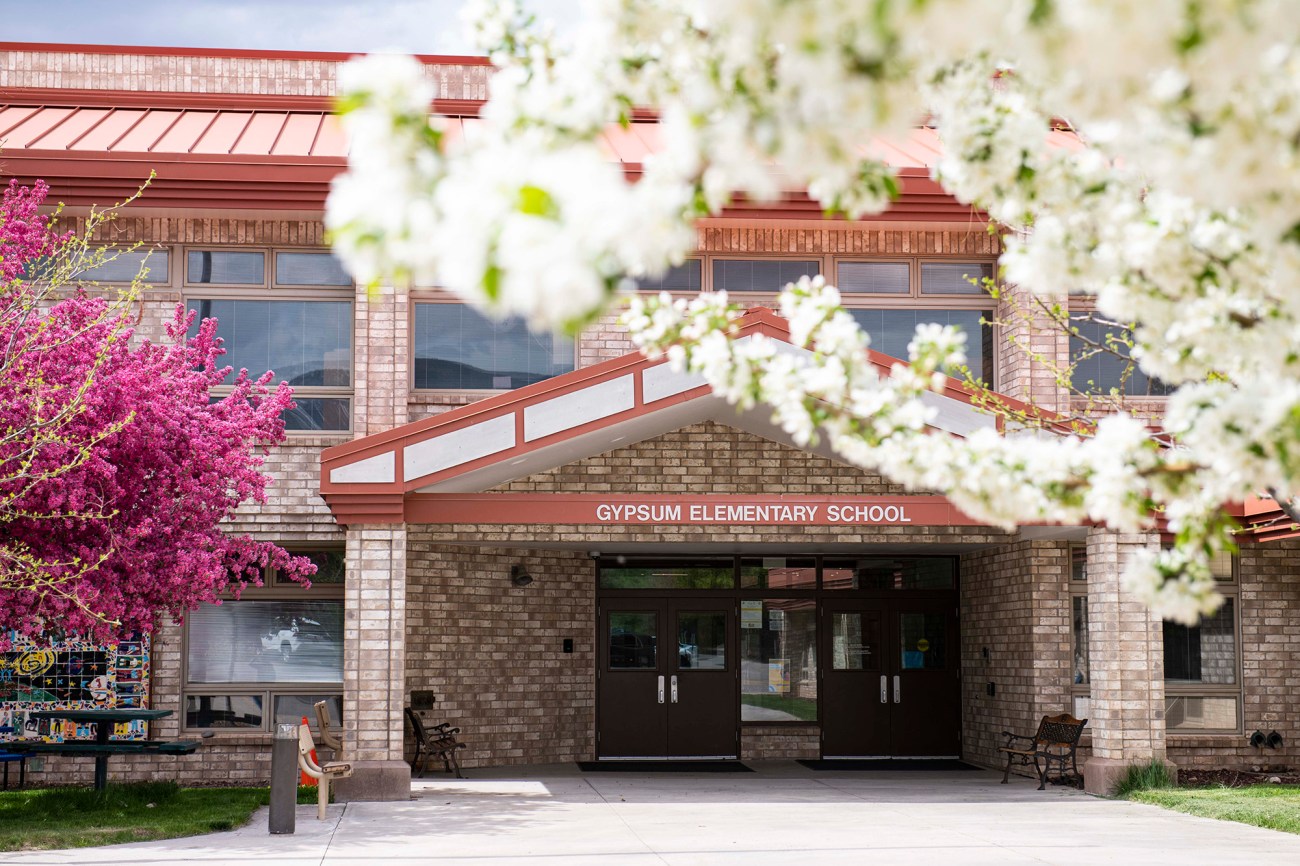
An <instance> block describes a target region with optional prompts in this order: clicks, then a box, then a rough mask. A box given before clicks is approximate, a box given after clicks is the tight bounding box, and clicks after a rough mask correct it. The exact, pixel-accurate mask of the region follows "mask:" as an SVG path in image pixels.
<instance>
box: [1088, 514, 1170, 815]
mask: <svg viewBox="0 0 1300 866" xmlns="http://www.w3.org/2000/svg"><path fill="white" fill-rule="evenodd" d="M1158 543H1159V541H1158V539H1157V537H1156V536H1155V535H1152V534H1146V533H1137V534H1121V533H1117V532H1112V531H1110V530H1105V529H1090V530H1089V531H1088V626H1089V635H1088V655H1089V666H1090V669H1091V679H1092V709H1091V715H1092V718H1091V719H1090V720H1089V722H1088V729H1089V730H1090V731H1091V732H1092V758H1091V759H1089V760H1088V762H1087V764H1086V765H1085V767H1084V777H1085V779H1086V781H1087V789H1088V791H1090V792H1092V793H1095V794H1109V793H1110V791H1111V789H1112V787H1113V786H1114V784H1115V781H1116V780H1117V779H1118V778H1119V776H1121V775H1122V774H1123V773H1124V771H1125V769H1126V768H1127V767H1128V766H1129V765H1131V764H1139V763H1147V762H1149V761H1151V760H1166V758H1165V680H1164V635H1163V629H1162V625H1161V621H1160V618H1159V617H1157V616H1155V615H1154V614H1152V613H1151V611H1150V610H1149V609H1148V608H1147V607H1146V605H1144V604H1142V603H1141V602H1139V601H1137V600H1136V599H1134V598H1133V597H1132V596H1130V595H1129V594H1128V593H1126V592H1124V591H1123V590H1122V589H1120V575H1121V574H1122V573H1123V570H1124V567H1125V565H1126V564H1127V562H1128V558H1129V557H1130V556H1131V555H1132V554H1133V553H1134V552H1135V551H1137V550H1139V549H1141V548H1144V547H1151V546H1154V545H1156V544H1158Z"/></svg>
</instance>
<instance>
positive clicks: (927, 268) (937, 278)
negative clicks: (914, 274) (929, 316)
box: [921, 262, 993, 296]
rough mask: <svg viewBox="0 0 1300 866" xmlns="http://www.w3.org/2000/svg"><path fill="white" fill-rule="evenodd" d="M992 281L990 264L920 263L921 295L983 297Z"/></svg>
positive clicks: (991, 266)
mask: <svg viewBox="0 0 1300 866" xmlns="http://www.w3.org/2000/svg"><path fill="white" fill-rule="evenodd" d="M991 279H993V264H992V263H991V262H921V294H923V295H976V296H984V295H985V289H984V285H985V282H984V281H985V280H991Z"/></svg>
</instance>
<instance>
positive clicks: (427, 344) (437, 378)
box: [414, 304, 573, 390]
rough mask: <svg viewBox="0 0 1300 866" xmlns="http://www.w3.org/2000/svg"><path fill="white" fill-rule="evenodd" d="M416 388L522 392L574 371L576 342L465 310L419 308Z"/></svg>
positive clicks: (445, 306)
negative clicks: (538, 383) (574, 346)
mask: <svg viewBox="0 0 1300 866" xmlns="http://www.w3.org/2000/svg"><path fill="white" fill-rule="evenodd" d="M414 338H415V339H414V342H415V387H417V388H438V389H461V388H466V389H494V390H510V389H513V388H521V387H523V386H524V385H531V384H532V383H534V382H540V381H542V380H544V379H549V378H551V377H552V376H558V375H559V374H561V373H567V372H569V371H571V370H572V369H573V341H572V340H569V339H566V338H564V337H556V336H553V335H551V334H535V333H533V332H532V331H529V330H528V327H527V325H525V324H524V322H523V320H521V319H507V320H505V321H501V322H498V321H494V320H492V319H489V318H487V317H486V316H483V315H481V314H480V313H478V312H477V311H475V310H473V309H471V308H470V307H468V306H466V305H464V304H416V305H415V334H414Z"/></svg>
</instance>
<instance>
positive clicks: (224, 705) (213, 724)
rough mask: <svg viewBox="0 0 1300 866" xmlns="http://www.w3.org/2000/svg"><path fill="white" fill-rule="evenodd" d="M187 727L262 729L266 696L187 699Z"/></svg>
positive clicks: (205, 696) (211, 696) (202, 696)
mask: <svg viewBox="0 0 1300 866" xmlns="http://www.w3.org/2000/svg"><path fill="white" fill-rule="evenodd" d="M294 721H300V720H298V719H295V720H294ZM185 727H187V728H258V729H260V728H261V727H262V696H261V695H186V696H185Z"/></svg>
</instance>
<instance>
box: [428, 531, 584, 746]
mask: <svg viewBox="0 0 1300 866" xmlns="http://www.w3.org/2000/svg"><path fill="white" fill-rule="evenodd" d="M431 536H432V533H431V532H429V531H428V530H427V529H426V528H423V527H412V529H411V532H410V538H409V541H408V554H407V559H408V573H407V582H408V587H407V619H406V633H407V646H408V649H407V655H406V689H407V691H408V693H409V692H410V691H411V690H415V689H430V690H432V691H433V692H434V694H435V696H436V698H437V701H438V703H437V704H436V705H435V708H434V714H435V715H437V716H439V717H440V719H441V718H445V719H446V720H448V721H450V722H452V723H453V724H455V725H457V726H459V727H460V728H461V729H462V733H461V735H460V738H461V739H462V740H463V741H464V742H466V743H468V744H469V745H468V748H467V749H466V750H465V752H464V753H463V758H462V762H463V764H464V765H465V766H468V767H476V766H484V765H489V764H527V763H546V762H554V761H572V760H589V759H591V758H594V757H595V738H594V733H595V728H596V724H595V668H596V662H595V655H594V653H595V612H596V603H595V579H594V571H593V566H592V562H591V560H590V559H589V558H587V556H586V555H585V554H584V553H582V552H581V551H565V550H554V551H551V550H527V549H519V548H508V547H488V548H484V547H477V548H476V547H451V546H447V545H443V544H438V543H436V542H435V541H434V540H433V539H432V538H431ZM516 564H520V565H523V566H524V567H525V568H526V569H527V570H528V573H529V574H531V575H532V577H533V583H532V584H531V585H529V586H525V587H516V586H514V585H512V584H511V582H510V567H511V566H512V565H516ZM565 638H572V639H573V641H574V651H573V652H572V653H570V654H566V653H564V652H562V646H563V641H564V639H565ZM407 745H408V752H413V751H414V744H413V741H411V740H409V737H408V744H407Z"/></svg>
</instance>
